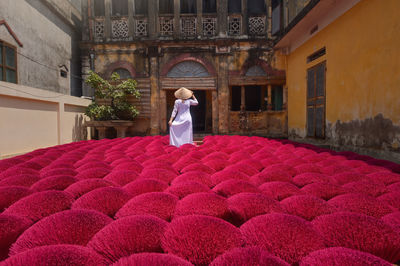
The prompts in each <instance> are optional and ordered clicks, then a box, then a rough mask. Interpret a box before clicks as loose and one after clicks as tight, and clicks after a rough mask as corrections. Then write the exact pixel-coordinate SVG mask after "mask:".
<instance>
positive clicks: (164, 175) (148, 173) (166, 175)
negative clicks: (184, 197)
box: [140, 168, 178, 183]
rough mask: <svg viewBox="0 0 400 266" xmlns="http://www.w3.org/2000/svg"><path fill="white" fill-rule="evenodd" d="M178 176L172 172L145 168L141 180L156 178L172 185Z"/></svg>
mask: <svg viewBox="0 0 400 266" xmlns="http://www.w3.org/2000/svg"><path fill="white" fill-rule="evenodd" d="M177 176H178V175H177V174H176V173H175V172H173V171H171V170H168V169H160V168H150V169H148V168H145V169H143V171H142V173H141V174H140V177H141V178H155V179H159V180H161V181H164V182H167V183H170V182H171V181H172V180H173V179H174V178H175V177H177Z"/></svg>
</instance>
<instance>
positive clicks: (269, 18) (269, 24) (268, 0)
mask: <svg viewBox="0 0 400 266" xmlns="http://www.w3.org/2000/svg"><path fill="white" fill-rule="evenodd" d="M265 4H266V7H267V34H266V36H267V38H268V39H271V37H272V34H271V33H272V1H271V0H265Z"/></svg>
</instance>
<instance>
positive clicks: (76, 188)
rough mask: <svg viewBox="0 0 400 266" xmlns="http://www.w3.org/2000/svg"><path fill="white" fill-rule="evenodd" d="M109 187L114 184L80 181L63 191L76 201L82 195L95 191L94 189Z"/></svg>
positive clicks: (88, 180)
mask: <svg viewBox="0 0 400 266" xmlns="http://www.w3.org/2000/svg"><path fill="white" fill-rule="evenodd" d="M110 186H115V184H114V183H112V182H110V181H106V180H103V179H98V178H92V179H84V180H80V181H78V182H76V183H74V184H72V185H70V186H69V187H67V188H66V189H65V190H64V191H65V192H68V193H70V194H71V195H73V196H74V198H75V199H77V198H79V197H81V196H82V195H84V194H86V193H88V192H90V191H92V190H95V189H96V188H100V187H110Z"/></svg>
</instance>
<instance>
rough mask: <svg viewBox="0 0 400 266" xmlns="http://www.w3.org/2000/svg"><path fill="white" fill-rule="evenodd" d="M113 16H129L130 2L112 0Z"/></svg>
mask: <svg viewBox="0 0 400 266" xmlns="http://www.w3.org/2000/svg"><path fill="white" fill-rule="evenodd" d="M112 15H113V16H127V15H128V0H112Z"/></svg>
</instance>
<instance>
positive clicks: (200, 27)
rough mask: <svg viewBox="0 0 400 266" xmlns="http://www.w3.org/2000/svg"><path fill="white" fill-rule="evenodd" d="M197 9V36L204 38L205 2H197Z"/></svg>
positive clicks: (199, 0)
mask: <svg viewBox="0 0 400 266" xmlns="http://www.w3.org/2000/svg"><path fill="white" fill-rule="evenodd" d="M196 9H197V23H196V35H197V36H203V1H202V0H196Z"/></svg>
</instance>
